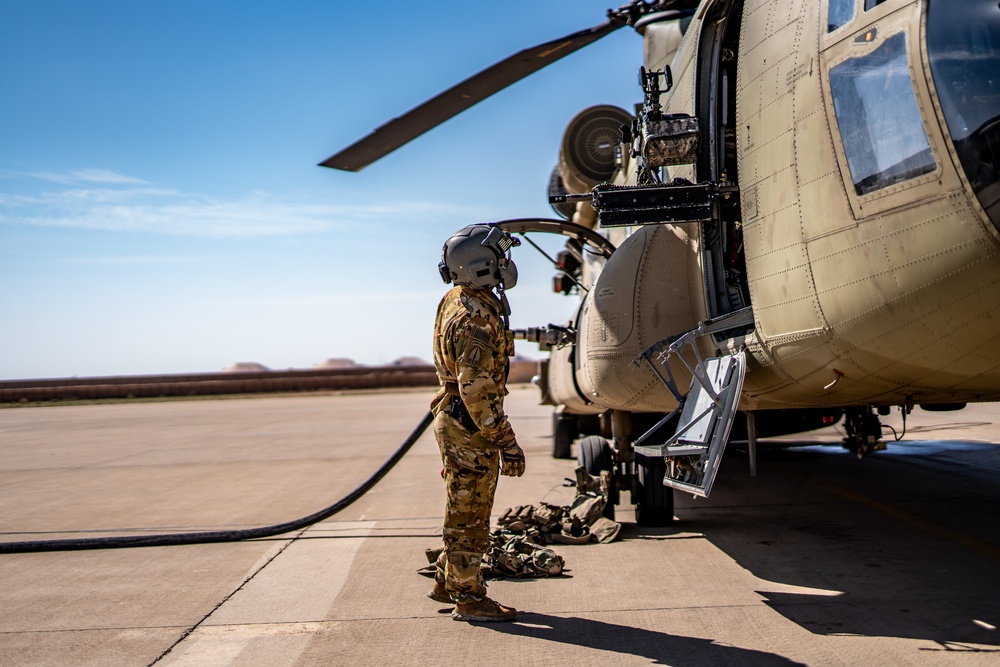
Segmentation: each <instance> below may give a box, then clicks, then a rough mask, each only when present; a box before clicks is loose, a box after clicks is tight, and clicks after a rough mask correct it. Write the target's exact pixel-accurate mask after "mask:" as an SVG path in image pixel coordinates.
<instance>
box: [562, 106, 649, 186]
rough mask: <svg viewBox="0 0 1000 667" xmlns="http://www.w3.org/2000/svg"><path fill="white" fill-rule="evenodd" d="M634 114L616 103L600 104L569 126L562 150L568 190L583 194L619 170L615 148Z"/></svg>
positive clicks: (586, 110)
mask: <svg viewBox="0 0 1000 667" xmlns="http://www.w3.org/2000/svg"><path fill="white" fill-rule="evenodd" d="M631 122H632V115H631V114H630V113H629V112H627V111H625V110H624V109H620V108H618V107H615V106H611V105H607V104H599V105H597V106H592V107H588V108H586V109H584V110H583V111H581V112H580V113H578V114H577V115H575V116H573V119H572V120H571V121H570V122H569V124H568V125H567V126H566V129H565V131H564V132H563V140H562V145H561V147H560V149H559V174H560V175H561V176H562V180H563V183H564V185H565V187H566V189H567V190H568V191H569V192H571V193H573V194H583V193H585V192H590V190H591V189H592V188H593V187H594V186H595V185H598V184H599V183H604V182H605V181H607V180H609V179H610V178H611V176H612V175H613V174H614V173H615V169H616V163H615V162H616V161H615V149H616V148H617V147H618V146H619V144H621V138H622V133H621V126H622V125H627V124H629V123H631Z"/></svg>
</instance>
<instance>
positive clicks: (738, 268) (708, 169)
mask: <svg viewBox="0 0 1000 667" xmlns="http://www.w3.org/2000/svg"><path fill="white" fill-rule="evenodd" d="M742 13H743V1H742V0H723V1H720V2H718V3H716V4H715V5H714V6H713V7H711V8H709V10H708V11H707V12H706V16H705V20H704V21H703V23H702V31H701V39H700V41H699V47H698V84H697V85H698V92H697V102H696V104H697V110H696V114H697V116H698V118H699V119H700V120H701V122H702V128H703V141H702V154H701V156H700V159H699V161H698V165H697V179H698V181H699V182H706V181H709V182H715V183H726V184H730V185H733V184H735V185H739V173H738V169H737V150H736V147H737V137H736V67H737V60H738V58H737V54H738V53H739V39H740V23H741V17H742ZM742 217H743V216H742V210H741V206H740V197H739V193H738V191H737V192H735V193H733V195H731V196H729V197H726V198H722V199H720V200H719V201H718V204H717V206H716V209H715V210H714V211H713V215H712V220H711V221H710V222H708V223H706V224H705V226H704V228H703V232H702V240H703V252H704V257H703V261H704V266H705V267H706V271H705V280H706V285H705V289H706V292H707V295H708V304H709V312H710V314H711V316H712V317H719V316H722V315H726V314H728V313H732V312H734V311H737V310H742V309H743V308H746V307H748V306H749V305H750V290H749V286H748V284H747V279H746V265H745V261H744V257H743V231H742V226H743V225H742ZM709 267H711V270H708V269H709Z"/></svg>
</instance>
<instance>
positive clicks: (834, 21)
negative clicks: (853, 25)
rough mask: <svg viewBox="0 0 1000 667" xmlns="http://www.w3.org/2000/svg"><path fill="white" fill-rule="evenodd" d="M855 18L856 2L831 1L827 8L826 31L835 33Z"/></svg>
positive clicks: (850, 0) (844, 0)
mask: <svg viewBox="0 0 1000 667" xmlns="http://www.w3.org/2000/svg"><path fill="white" fill-rule="evenodd" d="M853 18H854V0H830V4H829V5H828V6H827V15H826V31H827V32H833V31H834V30H836V29H837V28H840V27H842V26H845V25H847V24H848V23H850V22H851V19H853Z"/></svg>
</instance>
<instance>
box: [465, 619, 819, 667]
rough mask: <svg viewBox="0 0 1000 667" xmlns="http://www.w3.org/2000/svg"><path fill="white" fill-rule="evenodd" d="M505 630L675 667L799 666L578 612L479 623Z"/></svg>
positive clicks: (772, 656) (776, 657)
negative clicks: (606, 621) (727, 666)
mask: <svg viewBox="0 0 1000 667" xmlns="http://www.w3.org/2000/svg"><path fill="white" fill-rule="evenodd" d="M475 625H479V626H480V627H483V628H489V629H490V630H495V631H497V632H501V633H504V634H510V635H516V636H520V637H531V638H533V639H544V640H547V641H553V642H559V643H561V644H570V645H573V646H579V647H581V648H590V649H597V650H599V651H610V652H612V653H623V654H631V655H635V656H639V657H643V658H648V659H650V660H653V661H654V664H661V665H666V664H669V665H673V666H674V667H687V666H690V667H701V666H702V665H740V664H748V665H765V666H767V665H775V666H777V665H800V664H802V663H799V662H794V661H792V660H789V659H788V658H784V657H781V656H779V655H775V654H773V653H766V652H764V651H754V650H750V649H743V648H738V647H735V646H725V645H721V644H716V643H715V642H713V641H712V640H710V639H698V638H695V637H681V636H677V635H671V634H668V633H666V632H656V631H654V630H645V629H643V628H635V627H631V626H627V625H615V624H614V623H604V622H602V621H595V620H591V619H586V618H579V617H576V616H570V617H562V616H551V615H548V614H536V613H531V612H521V613H520V614H518V617H517V621H516V622H514V623H476V624H475Z"/></svg>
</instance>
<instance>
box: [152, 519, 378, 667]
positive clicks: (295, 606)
mask: <svg viewBox="0 0 1000 667" xmlns="http://www.w3.org/2000/svg"><path fill="white" fill-rule="evenodd" d="M375 525H376V522H374V521H369V522H363V521H352V522H350V523H349V526H350V528H351V530H352V531H355V532H357V533H358V534H357V535H354V536H351V537H347V536H338V539H336V540H333V541H330V540H310V539H308V533H309V530H314V531H315V530H317V529H319V530H320V531H322V530H331V529H332V530H338V529H341V528H343V527H344V525H343V524H339V523H336V522H326V523H322V524H318V525H317V526H314V527H313V528H311V529H309V530H307V531H306V532H305V534H304V535H300V536H298V537H297V538H296V539H295V540H293V541H292V542H291V543H290V544H288V545H287V546H285V547H283V548H282V549H281V550H280V551H279V553H278V554H275V555H270V557H269V558H268V557H267V556H265V558H264V559H262V560H265V562H264V563H263V564H260V563H258V564H257V565H254V567H252V568H251V569H250V571H249V572H248V573H247V575H248V578H247V579H246V581H245V582H244V584H243V585H242V586H240V588H239V589H238V590H237V591H235V592H234V593H233V594H232V595H230V597H229V598H227V599H226V600H225V601H224V602H223V603H222V604H220V605H219V606H218V607H217V608H216V609H215V610H214V611H213V612H212V613H211V614H210V615H209V616H207V617H206V618H205V619H203V620H202V622H201V623H200V624H199V625H198V626H197V627H196V628H195V629H193V631H192V632H191V633H190V634H189V635H188V636H187V637H186V638H185V639H184V640H183V641H182V642H180V643H178V644H177V645H175V646H174V648H173V649H172V650H171V651H170V653H169V654H167V655H165V656H164V660H163V662H162V664H163V665H178V666H179V665H183V666H184V667H202V666H204V667H219V666H222V665H231V664H240V665H268V666H270V665H274V664H294V662H295V660H297V659H298V657H299V656H300V655H301V654H302V653H303V652H304V651H305V649H306V647H307V646H308V644H309V641H310V640H311V638H312V636H313V635H314V634H315V631H316V629H317V628H319V627H322V625H321V624H318V623H316V622H314V619H322V618H325V617H326V616H327V614H328V613H329V611H330V609H331V607H332V606H333V603H334V600H336V598H337V596H338V595H339V594H340V591H341V590H342V589H343V587H344V585H345V583H346V582H347V575H348V574H349V573H350V570H351V566H352V565H353V563H354V559H355V557H356V556H357V555H358V552H359V551H360V550H361V547H362V545H363V544H364V542H365V540H366V539H367V538H368V535H369V534H370V533H371V532H372V530H374V529H375ZM310 621H313V622H310Z"/></svg>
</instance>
